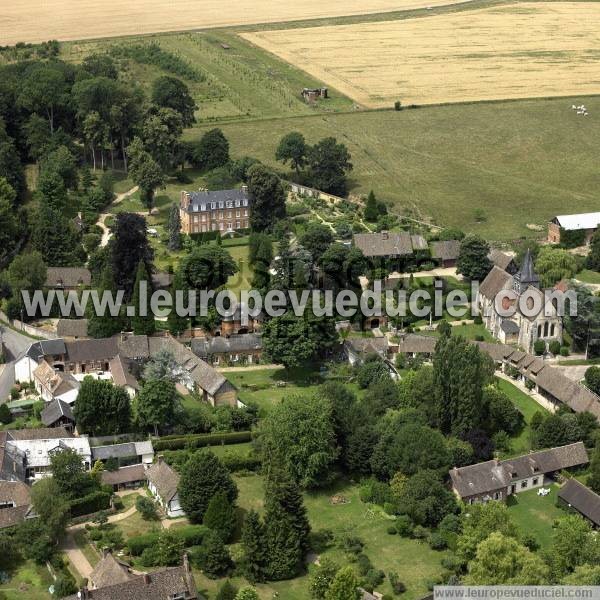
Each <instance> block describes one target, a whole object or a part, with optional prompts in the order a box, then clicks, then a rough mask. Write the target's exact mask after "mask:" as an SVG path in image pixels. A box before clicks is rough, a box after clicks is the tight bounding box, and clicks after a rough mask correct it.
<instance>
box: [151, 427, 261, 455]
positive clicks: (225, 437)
mask: <svg viewBox="0 0 600 600" xmlns="http://www.w3.org/2000/svg"><path fill="white" fill-rule="evenodd" d="M250 441H252V432H251V431H233V432H230V433H205V434H192V435H186V436H179V437H175V438H168V437H164V438H160V439H158V440H153V441H152V444H153V446H154V450H158V451H160V450H183V449H185V448H204V447H205V446H221V445H227V444H242V443H244V442H250Z"/></svg>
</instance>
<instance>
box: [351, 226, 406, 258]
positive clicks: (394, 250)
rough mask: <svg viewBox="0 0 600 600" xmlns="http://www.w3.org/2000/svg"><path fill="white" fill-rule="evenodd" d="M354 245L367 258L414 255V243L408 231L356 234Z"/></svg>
mask: <svg viewBox="0 0 600 600" xmlns="http://www.w3.org/2000/svg"><path fill="white" fill-rule="evenodd" d="M354 245H355V246H356V247H357V248H359V249H360V250H362V252H363V254H364V255H365V256H408V255H410V254H412V253H413V241H412V238H411V235H410V233H407V232H406V231H402V232H399V233H398V232H385V231H382V232H380V233H356V234H355V235H354Z"/></svg>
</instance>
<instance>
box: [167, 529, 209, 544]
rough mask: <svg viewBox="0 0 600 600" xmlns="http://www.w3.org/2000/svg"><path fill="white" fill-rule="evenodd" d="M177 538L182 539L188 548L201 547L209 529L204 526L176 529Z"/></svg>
mask: <svg viewBox="0 0 600 600" xmlns="http://www.w3.org/2000/svg"><path fill="white" fill-rule="evenodd" d="M175 533H176V534H177V537H179V539H181V541H182V542H183V545H184V546H185V547H186V548H189V547H190V546H199V545H200V544H202V542H203V541H204V538H205V537H206V534H207V533H208V528H207V527H205V526H204V525H185V526H184V527H178V528H177V529H175Z"/></svg>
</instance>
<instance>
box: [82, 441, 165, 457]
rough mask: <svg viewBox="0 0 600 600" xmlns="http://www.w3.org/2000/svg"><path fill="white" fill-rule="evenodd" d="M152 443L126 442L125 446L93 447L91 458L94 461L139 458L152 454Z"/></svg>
mask: <svg viewBox="0 0 600 600" xmlns="http://www.w3.org/2000/svg"><path fill="white" fill-rule="evenodd" d="M153 453H154V448H153V447H152V442H151V441H149V440H146V441H144V442H126V443H125V444H110V445H108V446H94V447H93V448H92V457H93V458H94V460H107V459H109V458H127V457H131V456H141V455H142V454H153Z"/></svg>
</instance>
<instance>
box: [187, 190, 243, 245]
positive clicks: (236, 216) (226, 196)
mask: <svg viewBox="0 0 600 600" xmlns="http://www.w3.org/2000/svg"><path fill="white" fill-rule="evenodd" d="M250 205H251V201H250V195H249V194H248V188H247V187H246V186H242V187H241V189H235V190H218V191H214V192H209V191H208V190H200V191H198V192H185V191H183V192H181V201H180V204H179V215H180V217H181V231H182V232H183V233H185V234H188V235H189V234H192V233H207V232H209V231H218V232H220V233H221V235H223V234H226V233H228V232H232V231H239V230H241V229H248V227H249V226H250Z"/></svg>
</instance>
